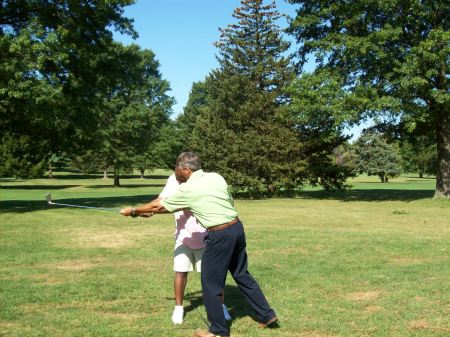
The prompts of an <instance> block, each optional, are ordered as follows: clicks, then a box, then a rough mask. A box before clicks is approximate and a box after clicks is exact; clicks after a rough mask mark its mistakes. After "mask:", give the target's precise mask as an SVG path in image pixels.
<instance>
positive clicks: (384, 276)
mask: <svg viewBox="0 0 450 337" xmlns="http://www.w3.org/2000/svg"><path fill="white" fill-rule="evenodd" d="M166 176H167V172H163V171H158V172H154V173H153V176H151V177H149V178H147V179H145V180H141V179H138V178H128V179H122V180H121V183H122V185H123V187H121V188H113V187H111V185H112V182H111V180H106V181H105V180H103V179H101V178H95V179H92V178H86V177H80V176H76V175H58V176H57V177H56V178H55V179H52V180H48V179H40V180H31V181H15V180H12V179H3V180H1V189H0V202H1V209H0V210H1V214H0V269H1V273H0V336H8V337H14V336H45V337H52V336H80V337H81V336H83V337H85V336H105V337H113V336H117V337H119V336H120V337H123V336H130V337H131V336H133V337H134V336H171V337H182V336H183V337H184V336H192V335H193V332H194V330H195V329H197V328H206V325H205V322H204V320H205V318H206V315H205V312H204V308H203V305H202V299H201V287H200V282H199V276H198V275H194V274H191V275H190V278H189V282H188V287H187V297H186V300H185V303H184V304H185V308H186V317H185V322H184V323H183V325H181V326H174V325H173V324H172V322H171V320H170V316H171V313H172V309H173V305H174V300H173V291H172V279H173V272H172V248H173V237H172V234H173V226H174V224H173V217H172V215H163V216H155V217H153V218H150V219H140V218H139V219H130V218H124V217H122V216H120V215H118V214H115V213H113V212H106V211H96V210H84V209H75V208H57V207H54V208H51V209H47V208H46V205H45V201H44V197H45V194H46V193H52V198H53V201H55V202H58V201H59V202H63V203H70V204H81V205H90V206H100V207H117V208H120V207H122V206H126V205H133V204H138V203H142V202H145V201H147V200H149V199H151V198H153V197H154V196H155V195H157V194H158V193H159V191H160V190H161V189H162V187H163V185H164V183H165V177H166ZM352 184H353V186H354V190H353V191H351V192H348V193H325V192H323V191H320V190H317V189H313V188H309V189H307V190H305V191H304V192H302V193H301V195H300V196H299V197H298V198H295V199H274V200H256V201H254V200H237V201H236V206H237V208H238V211H239V212H240V217H241V218H242V220H243V222H244V225H245V227H246V233H247V244H248V253H249V261H250V268H249V269H250V271H251V272H252V273H253V275H254V276H255V277H256V279H257V280H258V281H259V283H260V285H261V287H262V288H263V290H264V291H265V294H266V296H267V297H268V299H269V302H270V303H271V305H272V306H273V307H274V309H275V310H276V311H277V314H278V317H279V319H280V327H279V328H278V329H271V330H264V331H261V330H258V329H257V328H256V326H257V323H256V322H255V321H254V319H253V313H252V312H251V310H250V308H249V307H248V306H247V304H246V303H245V301H244V300H243V298H242V297H241V295H240V294H239V290H238V289H237V288H236V286H235V285H234V282H233V280H232V279H231V277H229V278H228V280H227V287H226V289H225V296H226V303H227V304H228V306H229V307H230V309H231V314H232V316H233V321H232V336H235V337H238V336H239V337H244V336H245V337H254V336H274V337H275V336H276V337H280V336H281V337H325V336H340V337H347V336H399V337H400V336H402V337H404V336H449V335H450V252H449V250H450V200H434V199H432V198H431V197H432V196H433V189H434V181H433V180H432V179H416V178H414V177H412V176H408V177H402V178H400V179H396V180H393V181H392V182H390V183H388V184H381V183H378V181H377V179H376V178H367V177H361V178H358V179H357V180H355V181H353V182H352Z"/></svg>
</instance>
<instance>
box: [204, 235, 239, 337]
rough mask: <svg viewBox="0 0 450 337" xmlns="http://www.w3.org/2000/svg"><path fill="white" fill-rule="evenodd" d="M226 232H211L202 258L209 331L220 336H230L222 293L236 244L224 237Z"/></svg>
mask: <svg viewBox="0 0 450 337" xmlns="http://www.w3.org/2000/svg"><path fill="white" fill-rule="evenodd" d="M223 232H224V231H218V232H210V233H209V234H208V236H207V237H206V240H205V243H206V249H205V252H204V253H203V257H202V273H201V280H202V291H203V302H204V304H205V309H206V313H207V316H208V320H209V322H210V323H211V325H210V327H209V331H210V332H211V333H213V334H215V335H219V336H229V335H230V333H229V330H228V326H227V323H226V321H225V316H224V314H223V307H222V293H223V289H224V287H225V278H226V274H227V271H228V264H229V261H230V259H231V253H232V250H233V246H234V242H233V241H232V240H230V239H229V238H228V237H226V236H224V235H223V234H224V233H223Z"/></svg>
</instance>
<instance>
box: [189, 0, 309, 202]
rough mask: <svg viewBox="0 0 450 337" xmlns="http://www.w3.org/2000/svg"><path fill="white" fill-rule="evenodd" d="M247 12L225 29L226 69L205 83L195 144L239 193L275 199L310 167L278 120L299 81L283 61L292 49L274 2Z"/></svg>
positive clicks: (247, 6)
mask: <svg viewBox="0 0 450 337" xmlns="http://www.w3.org/2000/svg"><path fill="white" fill-rule="evenodd" d="M241 5H242V6H241V7H239V8H237V9H235V10H234V13H233V17H234V18H236V19H237V23H236V24H232V25H229V26H228V27H226V28H224V29H220V31H221V38H220V40H219V41H218V42H217V43H216V46H217V47H218V48H219V54H218V61H219V64H220V67H219V69H217V70H215V71H213V72H212V73H211V74H210V75H209V76H208V77H207V79H206V83H205V85H206V93H207V94H206V99H205V97H204V96H202V94H200V95H199V96H200V97H201V100H200V106H201V108H200V109H198V110H197V111H199V112H200V115H199V116H197V118H196V123H195V127H194V129H193V134H192V138H191V142H190V144H188V145H189V146H190V147H192V148H193V149H194V150H195V151H197V152H199V153H200V155H201V156H202V158H203V160H204V165H205V167H206V168H208V169H209V170H217V171H219V172H221V173H222V174H223V175H224V176H225V177H226V178H227V179H228V180H229V181H230V182H231V184H233V185H234V186H235V187H237V188H244V189H247V191H248V192H249V193H252V194H255V195H256V194H260V193H262V192H263V191H267V192H269V193H274V192H275V191H276V190H278V189H279V188H280V187H287V188H292V187H293V186H294V184H295V182H296V180H297V178H298V177H299V176H300V173H299V171H300V168H301V167H303V166H302V165H301V163H302V161H301V159H300V153H301V148H300V146H299V144H298V141H297V139H296V134H295V132H294V131H293V130H292V128H291V127H290V125H288V123H287V122H286V120H285V119H283V118H281V115H280V113H279V107H280V105H281V104H282V103H283V102H284V101H285V95H284V93H283V89H284V88H285V87H286V85H287V84H288V83H289V82H290V80H291V79H292V77H293V75H294V74H293V71H292V68H291V66H290V59H289V57H285V56H284V54H285V52H286V51H287V49H288V47H289V43H287V42H286V41H283V39H282V38H281V30H280V28H279V27H278V25H277V21H278V20H279V19H280V14H279V13H278V11H277V10H276V7H275V3H271V4H269V5H263V1H261V0H243V1H241ZM203 101H206V103H205V104H204V103H203ZM203 104H204V105H203Z"/></svg>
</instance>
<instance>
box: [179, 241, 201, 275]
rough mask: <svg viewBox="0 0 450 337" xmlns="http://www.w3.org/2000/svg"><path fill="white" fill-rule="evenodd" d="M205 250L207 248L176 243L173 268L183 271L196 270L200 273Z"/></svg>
mask: <svg viewBox="0 0 450 337" xmlns="http://www.w3.org/2000/svg"><path fill="white" fill-rule="evenodd" d="M204 251H205V248H200V249H192V248H189V247H188V246H186V245H183V244H182V243H178V242H177V243H175V250H174V252H173V270H174V271H175V272H182V273H186V272H189V271H194V270H195V271H197V272H199V273H200V272H201V264H202V255H203V252H204Z"/></svg>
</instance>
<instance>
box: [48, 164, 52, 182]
mask: <svg viewBox="0 0 450 337" xmlns="http://www.w3.org/2000/svg"><path fill="white" fill-rule="evenodd" d="M52 178H53V169H52V167H51V166H49V168H48V179H52Z"/></svg>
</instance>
